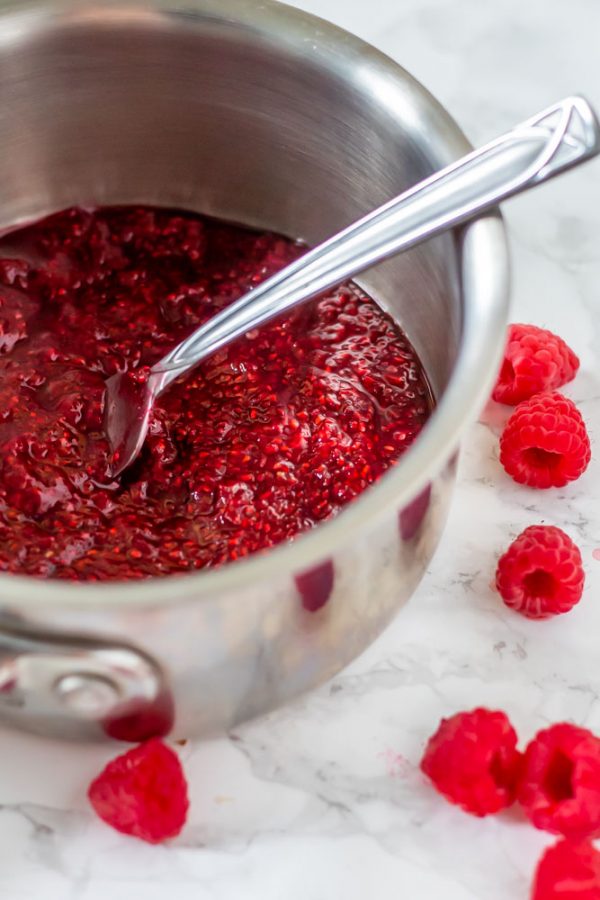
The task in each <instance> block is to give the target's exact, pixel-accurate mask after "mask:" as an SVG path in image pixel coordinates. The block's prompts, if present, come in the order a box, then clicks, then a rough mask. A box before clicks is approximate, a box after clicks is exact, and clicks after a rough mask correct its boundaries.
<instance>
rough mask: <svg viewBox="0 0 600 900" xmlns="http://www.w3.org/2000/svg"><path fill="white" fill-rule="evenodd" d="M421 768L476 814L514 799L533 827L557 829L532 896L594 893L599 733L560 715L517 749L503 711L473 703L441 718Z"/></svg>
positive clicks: (598, 865) (569, 898) (599, 872)
mask: <svg viewBox="0 0 600 900" xmlns="http://www.w3.org/2000/svg"><path fill="white" fill-rule="evenodd" d="M421 769H422V770H423V772H424V773H425V774H426V775H427V776H428V777H429V778H430V779H431V781H432V782H433V784H434V785H435V787H436V789H437V790H438V791H439V792H440V793H441V794H443V795H444V797H446V799H447V800H449V801H450V802H451V803H456V804H457V805H458V806H460V807H462V809H464V810H465V811H466V812H469V813H471V814H472V815H475V816H487V815H491V814H493V813H498V812H500V811H501V810H503V809H506V807H508V806H510V805H511V804H513V803H514V802H515V801H516V802H517V803H518V804H519V805H520V806H521V808H522V810H523V812H524V813H525V815H526V816H527V818H528V819H529V820H530V822H531V823H532V824H533V825H534V826H535V827H536V828H541V829H542V830H543V831H549V832H551V833H552V834H557V835H560V836H561V840H559V841H558V843H556V844H555V845H554V846H552V847H550V849H549V850H547V851H546V853H545V854H544V856H543V857H542V859H541V861H540V863H539V865H538V869H537V872H536V876H535V879H534V885H533V893H532V895H531V896H532V900H598V898H600V853H599V852H598V851H597V850H596V849H595V848H594V846H593V845H592V844H591V843H590V841H591V839H592V838H595V837H600V738H597V737H595V735H593V734H592V733H591V732H590V731H588V730H587V729H585V728H577V727H576V726H575V725H570V724H568V723H561V724H558V725H552V726H551V727H550V728H546V729H545V730H544V731H540V732H539V733H538V734H537V735H536V736H535V737H534V738H533V740H532V741H531V742H530V743H529V745H528V746H527V748H526V749H525V752H524V753H521V752H520V751H519V750H518V748H517V734H516V732H515V729H514V728H513V726H512V725H511V723H510V722H509V720H508V718H507V716H506V715H505V713H503V712H496V711H492V710H488V709H474V710H473V711H472V712H463V713H457V714H456V715H455V716H452V717H451V718H449V719H444V720H442V723H441V725H440V726H439V728H438V730H437V731H436V733H435V734H434V735H433V737H432V738H431V739H430V740H429V743H428V744H427V748H426V750H425V755H424V756H423V759H422V761H421Z"/></svg>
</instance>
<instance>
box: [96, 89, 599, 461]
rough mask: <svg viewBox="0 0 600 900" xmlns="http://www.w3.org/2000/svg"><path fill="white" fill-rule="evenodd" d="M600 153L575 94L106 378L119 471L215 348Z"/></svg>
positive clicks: (592, 121) (593, 122)
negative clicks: (186, 377)
mask: <svg viewBox="0 0 600 900" xmlns="http://www.w3.org/2000/svg"><path fill="white" fill-rule="evenodd" d="M599 152H600V127H599V126H598V121H597V119H596V115H595V113H594V111H593V110H592V108H591V107H590V105H589V104H588V102H587V101H586V100H584V99H583V97H568V98H566V99H565V100H562V101H560V102H559V103H556V104H554V105H553V106H551V107H550V108H549V109H546V110H544V111H543V112H541V113H538V115H537V116H535V117H533V118H531V119H528V120H527V121H526V122H523V123H521V124H520V125H517V126H516V127H515V128H513V129H511V130H510V131H509V132H507V133H506V134H503V135H501V136H500V137H498V138H496V140H494V141H492V142H491V143H489V144H486V145H485V146H484V147H481V148H480V149H479V150H474V151H473V152H471V153H468V154H467V155H466V156H464V157H462V158H461V159H460V160H457V162H455V163H452V165H450V166H447V167H446V168H445V169H442V171H441V172H436V173H435V174H434V175H430V176H429V177H428V178H426V179H425V180H424V181H421V182H419V184H416V185H414V186H413V187H411V188H409V189H408V190H407V191H405V192H404V193H403V194H401V195H400V196H399V197H396V198H395V199H393V200H391V201H389V202H388V203H385V204H384V205H383V206H380V207H379V209H376V210H374V211H373V212H371V213H369V214H368V215H366V216H365V217H363V218H362V219H360V220H359V221H358V222H355V223H354V224H353V225H349V226H348V227H347V228H345V229H344V230H343V231H342V232H340V233H339V234H337V235H334V236H333V237H331V238H329V239H328V240H327V241H325V242H324V243H322V244H319V245H318V246H317V247H315V248H314V249H313V250H311V251H310V252H309V253H307V254H306V255H305V256H303V257H302V258H301V259H298V260H296V261H295V262H293V263H292V264H291V265H289V266H286V268H285V269H283V270H282V271H280V272H278V273H277V274H276V275H274V276H272V277H271V278H269V279H268V280H267V281H264V282H263V283H262V284H260V285H259V286H258V287H256V288H255V289H253V290H252V291H250V292H249V293H247V294H246V295H245V296H243V297H240V299H239V300H236V302H235V303H232V304H231V305H230V306H228V307H226V308H225V309H224V310H222V311H221V312H220V313H217V315H216V316H213V318H212V319H210V320H209V321H208V322H206V323H204V324H203V325H201V326H200V327H199V328H198V329H196V331H194V332H193V333H192V334H191V335H189V337H187V338H186V339H185V340H184V341H182V342H181V343H180V344H179V345H178V346H177V347H175V348H174V349H173V350H171V351H170V352H169V353H167V354H166V355H165V356H164V357H163V358H162V359H161V360H159V361H158V362H157V363H156V364H155V365H154V366H153V367H152V369H151V370H150V374H149V377H148V379H147V380H145V381H143V382H142V383H141V384H138V383H137V382H135V383H133V382H131V381H130V380H129V379H128V377H127V373H121V372H117V373H116V374H115V375H112V376H111V377H110V378H109V379H108V380H107V382H106V417H105V418H106V434H107V436H108V439H109V441H110V444H111V447H112V450H113V453H114V464H113V472H114V474H115V475H118V474H120V473H121V472H123V471H124V470H125V469H126V468H127V467H128V466H130V465H131V463H132V462H133V461H134V460H135V459H137V457H138V455H139V453H140V450H141V449H142V446H143V444H144V441H145V439H146V434H147V432H148V424H149V421H150V413H151V411H152V407H153V405H154V401H155V400H156V399H157V397H159V396H160V395H161V394H162V393H163V392H164V391H165V390H166V389H167V388H168V387H169V385H170V384H172V383H173V382H174V381H175V380H176V379H177V378H179V376H180V375H183V374H184V373H185V372H189V371H190V369H193V368H195V366H197V365H198V364H199V363H200V362H202V360H204V359H206V358H207V357H208V356H210V355H211V354H212V353H214V352H215V351H216V350H219V349H220V348H221V347H225V346H226V345H227V344H230V343H232V342H233V341H234V340H236V339H238V338H242V337H243V336H244V335H245V334H246V333H247V332H248V331H251V330H252V329H255V328H258V327H259V326H261V325H263V324H264V323H265V322H268V321H270V320H271V319H273V318H275V317H276V316H279V315H281V314H282V313H284V312H286V311H287V310H289V309H292V308H293V307H295V306H298V305H299V304H301V303H304V302H306V301H307V300H310V299H312V298H313V297H316V296H317V295H318V294H321V293H323V292H324V291H326V290H328V289H329V288H332V287H335V286H336V285H338V284H340V283H341V282H343V281H345V280H346V279H348V278H352V277H354V276H355V275H359V274H360V273H362V272H364V271H365V269H370V268H371V267H372V266H373V265H375V264H376V263H379V262H382V261H383V260H386V259H389V258H390V257H391V256H395V255H396V254H397V253H399V252H401V251H403V250H407V249H408V248H409V247H414V246H416V245H417V244H420V243H421V242H422V241H424V240H427V239H428V238H431V237H432V236H434V235H436V234H440V233H441V232H443V231H448V230H449V229H451V228H455V227H456V226H457V225H462V224H463V223H464V222H467V221H469V220H470V219H472V218H474V217H475V216H476V215H480V214H481V213H482V212H489V211H490V209H492V208H493V207H495V206H496V205H497V204H498V203H499V202H500V201H502V200H506V199H507V198H508V197H513V196H514V195H515V194H520V193H522V192H523V191H526V190H529V189H530V188H532V187H535V186H536V185H539V184H543V183H544V182H545V181H547V180H548V178H553V177H555V176H556V175H558V174H560V173H561V172H564V171H565V170H566V169H570V168H573V167H574V166H577V165H579V164H580V163H582V162H587V161H588V160H589V159H592V158H593V157H594V156H597V154H598V153H599Z"/></svg>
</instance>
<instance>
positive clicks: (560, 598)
mask: <svg viewBox="0 0 600 900" xmlns="http://www.w3.org/2000/svg"><path fill="white" fill-rule="evenodd" d="M584 581H585V573H584V571H583V565H582V562H581V553H580V552H579V548H578V547H577V546H576V545H575V544H574V543H573V541H572V540H571V538H570V537H569V535H568V534H565V532H564V531H562V530H561V529H560V528H555V527H554V526H553V525H530V527H529V528H526V529H525V531H523V532H521V534H520V535H519V537H518V538H517V539H516V540H514V541H513V542H512V544H511V545H510V547H509V548H508V550H507V551H506V553H505V554H504V555H503V556H501V557H500V559H499V561H498V568H497V569H496V587H497V588H498V591H499V593H500V596H501V597H502V599H503V600H504V602H505V603H506V605H507V606H509V607H510V608H511V609H514V610H516V611H517V612H520V613H522V614H523V615H524V616H528V618H530V619H545V618H547V617H548V616H556V615H558V614H559V613H565V612H568V611H569V610H570V609H571V608H572V607H573V606H575V604H576V603H579V601H580V600H581V595H582V593H583V585H584Z"/></svg>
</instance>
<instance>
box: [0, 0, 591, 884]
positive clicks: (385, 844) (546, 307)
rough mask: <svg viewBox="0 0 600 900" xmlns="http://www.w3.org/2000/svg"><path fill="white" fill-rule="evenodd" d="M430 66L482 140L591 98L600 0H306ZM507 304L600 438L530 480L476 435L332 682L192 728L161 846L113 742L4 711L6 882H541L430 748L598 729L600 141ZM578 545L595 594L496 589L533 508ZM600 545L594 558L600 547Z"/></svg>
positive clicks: (516, 828) (522, 223)
mask: <svg viewBox="0 0 600 900" xmlns="http://www.w3.org/2000/svg"><path fill="white" fill-rule="evenodd" d="M299 5H302V6H304V8H306V9H309V10H311V11H312V12H316V13H319V14H320V15H322V16H324V17H326V18H330V19H332V20H334V21H335V22H337V23H339V24H341V25H343V26H345V27H347V28H349V29H351V30H353V31H355V32H356V33H357V34H359V35H361V36H362V37H364V38H366V39H367V40H369V41H371V42H372V43H373V44H375V45H377V46H378V47H380V48H381V49H383V50H384V51H386V52H387V53H389V54H390V55H391V56H393V57H394V58H395V59H397V60H398V61H399V62H400V63H402V64H403V65H404V66H405V67H406V68H408V69H409V70H410V71H411V72H412V73H413V74H414V75H416V76H417V77H418V78H419V79H420V80H422V81H423V82H424V83H425V84H426V85H427V87H429V88H430V89H431V90H432V91H433V93H434V94H436V95H437V96H438V97H439V98H440V99H441V101H442V102H443V103H444V104H445V105H446V106H447V107H448V109H449V110H450V112H451V113H452V114H453V115H454V116H455V117H456V119H457V120H458V121H459V123H460V124H461V125H462V126H463V127H464V129H465V131H466V132H467V134H468V135H469V137H470V138H471V139H472V140H473V142H474V143H478V142H482V141H484V140H485V139H487V138H490V137H493V136H495V135H496V134H497V133H499V132H500V131H501V130H503V129H504V128H507V127H510V126H511V125H513V124H514V123H515V122H517V121H519V120H520V119H522V118H524V117H526V116H528V115H530V114H531V113H533V112H535V111H537V110H538V109H540V108H542V107H543V106H545V105H547V104H549V103H551V102H552V101H554V100H557V99H559V98H560V97H562V96H563V95H566V94H568V93H571V92H573V91H581V92H584V93H586V94H587V95H588V97H589V98H590V99H591V100H594V101H595V102H596V104H597V105H598V106H600V52H599V49H598V39H599V35H600V4H599V3H598V0H569V2H567V0H527V2H523V0H494V2H491V0H487V2H483V0H360V2H358V0H304V2H303V3H302V4H299ZM506 214H507V218H508V223H509V226H510V235H511V243H512V251H513V262H514V291H513V296H514V301H515V309H514V319H515V320H517V321H532V322H535V323H536V324H539V325H545V326H548V327H550V328H552V329H555V330H556V331H557V332H558V333H559V334H561V335H562V336H563V337H565V338H566V339H567V340H568V341H569V342H570V343H571V345H572V346H573V347H574V349H576V351H577V352H578V353H579V354H580V356H581V360H582V371H581V373H580V375H579V377H578V379H577V381H576V382H575V383H574V384H573V385H571V386H569V388H568V389H567V391H566V392H567V393H568V394H569V396H571V397H573V398H574V399H575V400H576V401H577V402H578V403H579V404H580V408H581V410H582V412H583V414H584V416H585V417H586V419H587V421H588V425H589V430H590V434H591V437H592V440H593V441H594V444H595V449H596V454H595V458H594V459H593V461H592V464H591V465H590V468H589V470H588V472H587V473H586V475H585V476H584V477H583V478H582V479H581V480H580V481H579V482H577V483H576V484H574V485H572V486H571V487H569V488H567V489H565V490H564V491H554V492H550V493H547V492H546V493H536V492H535V491H532V490H528V489H524V488H519V487H517V486H515V485H513V484H512V482H511V481H510V480H509V479H508V478H507V476H505V475H504V473H503V471H502V470H501V468H500V467H499V464H498V462H497V435H498V432H499V429H500V427H501V425H502V421H503V417H504V414H503V413H502V412H500V411H499V409H498V408H496V409H495V410H494V409H489V410H488V411H487V412H486V413H485V414H484V416H483V417H482V422H481V423H480V424H478V425H476V426H474V427H473V429H472V431H471V433H470V434H469V435H468V436H467V439H466V442H465V451H466V452H465V453H464V454H463V459H462V463H461V483H460V486H459V490H458V491H457V494H456V498H455V502H454V507H453V512H452V516H451V520H450V522H449V526H448V529H447V532H446V535H445V538H444V541H443V544H442V547H441V549H440V550H439V552H438V554H437V556H436V558H435V560H434V562H433V564H432V566H431V569H430V571H429V573H428V575H427V577H426V578H425V580H424V582H423V583H422V585H421V587H420V589H419V590H418V592H417V594H416V595H415V597H414V599H413V601H412V602H411V604H410V605H409V607H408V608H407V609H405V610H404V611H403V612H402V613H401V614H400V616H399V617H398V619H397V620H396V622H395V623H394V625H393V626H392V627H391V628H390V629H389V630H388V631H387V632H386V634H385V635H384V636H383V637H382V638H381V639H380V640H379V641H378V642H377V644H376V645H375V646H373V647H372V648H371V649H370V650H369V652H368V653H367V654H365V655H364V656H363V657H362V658H361V659H360V660H359V661H358V662H357V663H355V664H354V665H353V666H352V667H351V668H350V669H349V670H347V671H345V672H344V673H342V674H341V675H340V676H338V677H337V678H336V679H335V681H334V682H333V683H332V684H329V685H326V686H325V687H324V688H322V689H321V690H320V691H318V692H316V693H313V694H312V695H310V696H309V697H307V698H305V699H304V700H303V701H302V702H300V703H299V704H297V705H296V706H295V707H293V708H288V709H286V710H284V711H282V712H280V713H277V714H275V715H272V716H271V717H269V718H268V719H263V720H262V721H260V722H258V723H254V724H252V725H251V726H248V727H245V728H242V729H240V730H239V731H238V732H237V733H236V734H235V735H230V736H229V737H228V738H227V739H223V740H219V741H214V742H210V743H205V744H196V745H195V746H191V745H187V746H186V747H185V748H183V750H182V756H183V758H184V761H185V765H186V769H187V772H188V775H189V779H190V783H191V795H192V811H191V818H190V823H189V826H188V827H187V828H186V830H185V832H184V833H183V834H182V836H181V838H180V839H179V840H178V841H177V842H176V843H175V844H174V845H172V846H170V847H158V848H156V847H149V846H146V845H144V844H141V843H138V842H136V841H134V840H131V839H126V838H122V837H120V836H119V835H117V834H116V833H114V832H112V831H111V830H109V829H108V828H106V827H105V826H104V825H102V824H101V823H100V822H99V821H97V820H96V819H95V818H94V816H93V815H92V814H91V813H90V812H89V810H88V808H87V805H86V801H85V789H86V786H87V784H88V782H89V781H90V779H91V778H92V777H93V776H94V775H95V774H96V773H97V772H98V770H99V769H100V767H101V766H102V765H103V763H104V762H105V761H107V760H108V759H109V758H110V757H111V756H112V755H114V753H115V749H116V748H115V747H110V746H106V747H83V748H82V747H72V746H63V745H59V744H56V743H52V742H49V741H43V740H39V739H34V738H29V737H24V736H20V735H17V734H14V733H9V732H1V733H0V803H1V805H0V897H2V898H10V900H20V898H27V900H29V898H34V897H35V898H40V900H107V898H108V900H158V898H161V900H163V898H167V897H170V898H172V900H192V898H193V900H238V898H244V900H364V898H365V897H370V898H373V900H400V898H410V900H422V898H431V900H434V898H435V900H437V898H442V897H443V898H444V900H474V898H485V900H521V898H522V900H526V898H527V896H528V884H529V881H530V877H531V873H532V871H533V868H534V865H535V862H536V859H537V857H538V855H539V853H540V851H541V849H542V847H543V846H544V845H545V843H546V842H547V841H546V837H545V836H544V835H542V834H540V833H538V832H535V831H534V830H533V829H531V828H530V827H528V826H527V825H526V824H525V823H524V821H523V820H522V819H521V818H520V817H519V815H518V814H517V813H514V812H510V813H507V814H504V815H502V816H500V817H498V818H495V819H491V820H487V821H484V822H481V821H479V820H475V819H471V818H469V817H468V816H466V815H464V814H463V813H461V812H460V811H459V810H457V809H455V808H453V807H450V806H449V805H447V804H446V803H444V802H443V801H442V800H441V799H440V798H438V797H437V796H436V795H435V794H434V793H433V791H432V790H431V789H430V788H429V787H428V786H427V784H426V783H425V781H424V779H423V778H422V776H421V775H420V774H419V772H418V769H417V763H418V760H419V758H420V755H421V752H422V748H423V745H424V742H425V740H426V739H427V737H428V736H429V734H430V733H431V732H432V731H433V730H434V729H435V727H436V725H437V723H438V721H439V719H440V717H441V716H442V715H447V714H449V713H451V712H453V711H455V710H458V709H463V708H471V707H473V706H475V705H487V706H492V707H502V708H505V709H506V710H507V711H508V712H509V713H510V715H511V717H512V718H513V720H514V722H515V724H516V726H517V728H518V730H519V731H520V733H521V734H522V736H523V739H524V740H526V739H528V738H529V737H530V736H531V735H532V734H533V733H534V732H535V731H536V730H537V729H538V728H540V727H542V726H544V725H545V724H547V723H549V722H551V721H556V720H560V719H572V720H574V721H576V722H578V723H580V724H584V725H587V726H589V727H591V728H593V729H596V730H597V731H599V732H600V702H599V692H600V647H599V643H600V641H599V637H598V636H599V635H600V590H599V589H600V509H599V505H598V485H599V484H600V480H599V473H600V455H599V454H598V447H599V446H600V367H599V362H600V357H599V351H598V338H599V325H598V323H599V322H600V315H599V312H600V164H596V165H593V166H590V167H589V168H587V169H586V170H585V171H579V172H577V173H574V174H572V175H570V176H568V177H566V178H565V179H564V180H560V181H557V182H556V183H554V184H551V185H548V186H547V187H545V188H543V189H541V190H540V191H536V192H535V193H532V194H530V195H528V196H526V197H524V198H522V199H518V200H516V201H512V202H511V204H510V205H509V206H508V207H507V209H506ZM537 522H550V523H554V524H558V525H561V526H562V527H564V528H565V529H566V530H567V531H568V532H569V533H570V534H571V535H572V536H573V537H574V538H575V539H576V540H577V542H578V543H579V544H580V546H581V549H582V552H583V556H584V561H585V565H586V568H587V574H588V582H587V589H586V593H585V597H584V600H583V602H582V603H581V605H580V607H579V608H577V609H576V610H575V611H574V612H573V613H571V614H570V615H568V616H567V617H564V618H561V619H559V620H556V621H552V622H545V623H535V622H527V621H526V620H524V619H522V618H520V617H518V616H516V615H514V614H511V613H509V612H508V611H506V610H505V609H504V608H503V606H502V604H501V603H500V602H499V600H498V598H497V596H496V595H495V594H494V592H493V591H492V589H491V588H490V582H491V580H492V577H493V571H494V567H495V560H496V557H497V555H498V554H499V553H500V552H501V551H502V549H503V548H504V547H505V545H506V544H507V543H508V542H509V540H510V539H512V537H514V536H515V535H516V534H517V533H518V532H519V531H520V530H521V529H522V528H523V527H525V526H526V525H529V524H533V523H537ZM595 556H597V557H598V559H596V558H595Z"/></svg>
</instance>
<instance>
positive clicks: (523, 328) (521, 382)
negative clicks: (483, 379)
mask: <svg viewBox="0 0 600 900" xmlns="http://www.w3.org/2000/svg"><path fill="white" fill-rule="evenodd" d="M578 368H579V359H578V358H577V356H576V355H575V354H574V353H573V351H572V350H571V348H570V347H569V346H568V345H567V344H565V342H564V341H563V339H562V338H559V337H558V335H556V334H553V333H552V332H551V331H546V329H545V328H537V326H535V325H509V326H508V336H507V341H506V349H505V351H504V359H503V361H502V368H501V369H500V374H499V376H498V381H497V382H496V387H495V388H494V392H493V394H492V397H493V398H494V400H497V401H498V403H507V404H509V405H510V406H514V405H515V404H516V403H521V402H522V401H523V400H529V398H530V397H533V395H534V394H538V393H539V392H540V391H552V390H555V389H556V388H559V387H562V385H563V384H566V383H567V382H568V381H572V379H573V378H574V377H575V375H576V373H577V370H578Z"/></svg>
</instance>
